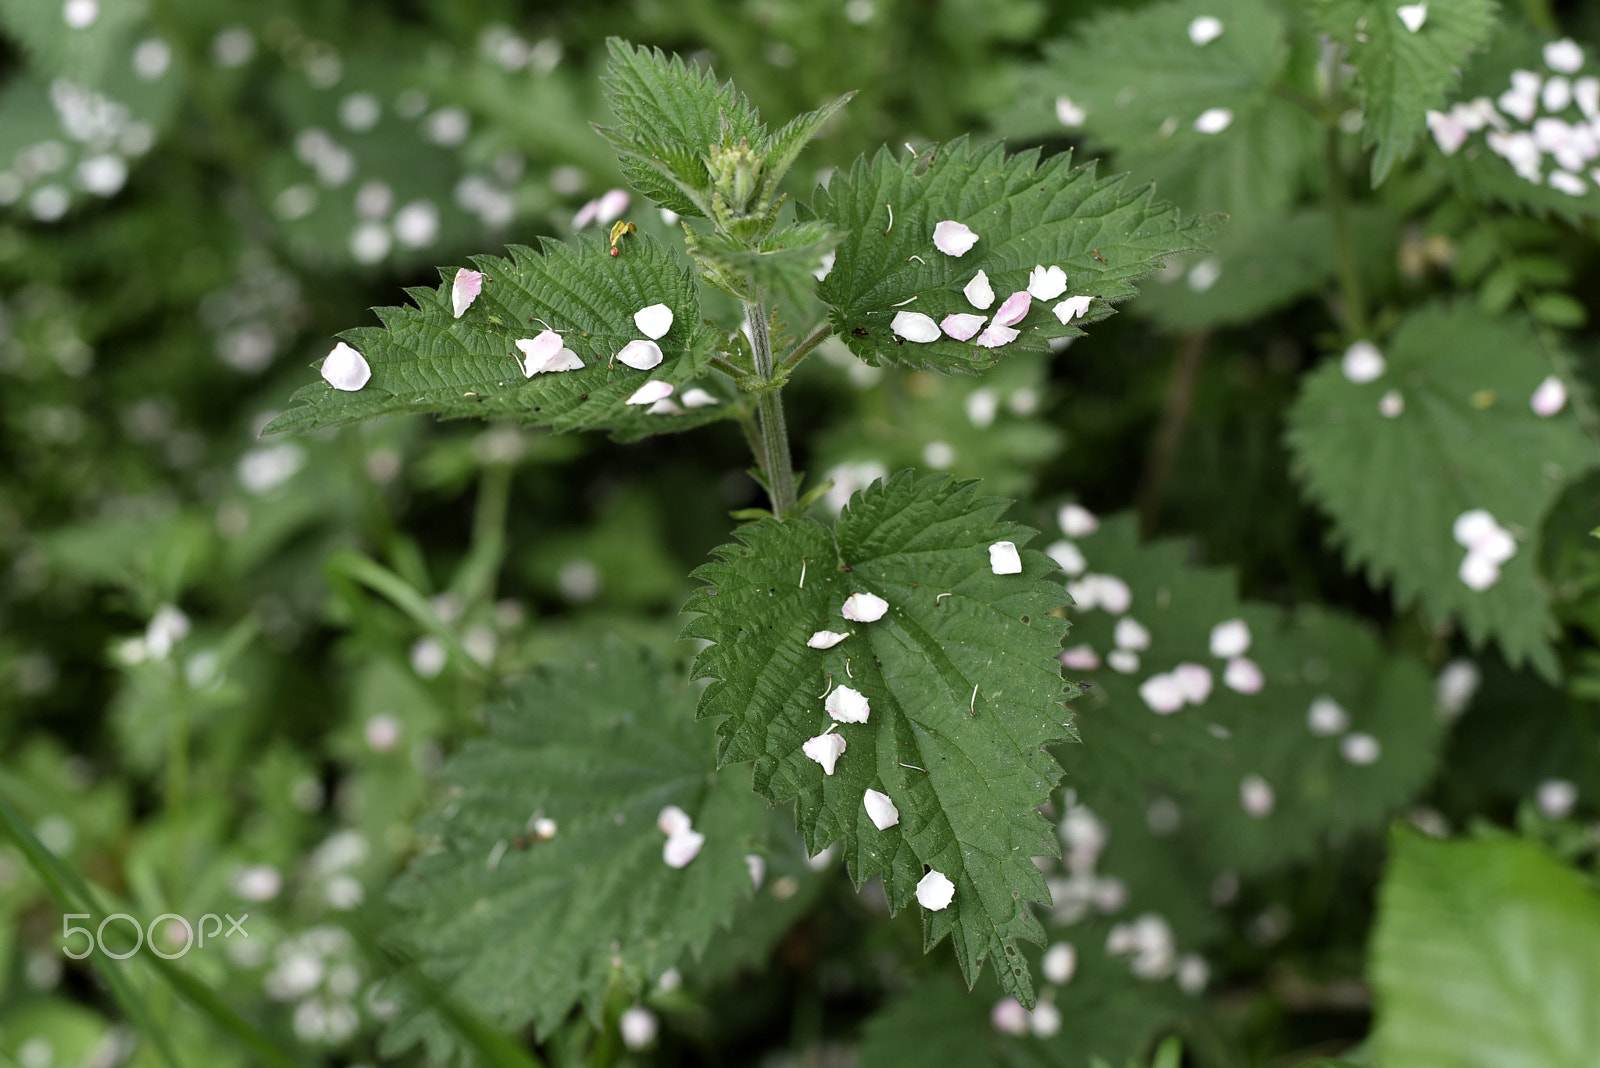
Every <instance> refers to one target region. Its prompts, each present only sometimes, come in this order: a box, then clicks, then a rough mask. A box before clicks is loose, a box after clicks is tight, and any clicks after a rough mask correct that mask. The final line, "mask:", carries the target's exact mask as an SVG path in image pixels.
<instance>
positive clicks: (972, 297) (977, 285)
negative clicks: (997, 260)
mask: <svg viewBox="0 0 1600 1068" xmlns="http://www.w3.org/2000/svg"><path fill="white" fill-rule="evenodd" d="M961 292H962V293H964V294H966V297H967V301H968V302H969V303H970V304H971V305H972V306H973V307H974V308H978V309H979V310H982V311H987V310H988V309H989V306H990V305H992V304H993V303H994V287H993V286H991V285H990V284H989V276H988V274H986V273H985V272H983V271H979V272H978V273H977V274H975V275H973V276H972V281H970V282H968V283H967V284H966V286H965V287H963V288H962V290H961Z"/></svg>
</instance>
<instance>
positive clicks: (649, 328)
mask: <svg viewBox="0 0 1600 1068" xmlns="http://www.w3.org/2000/svg"><path fill="white" fill-rule="evenodd" d="M633 325H635V326H637V327H638V328H639V333H641V334H643V335H644V336H645V337H648V338H652V339H654V338H659V337H664V336H665V335H666V332H667V331H668V330H671V329H672V309H671V308H669V307H667V306H666V305H665V304H652V305H650V307H648V308H640V309H639V310H638V311H636V312H634V313H633Z"/></svg>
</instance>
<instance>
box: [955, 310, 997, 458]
mask: <svg viewBox="0 0 1600 1068" xmlns="http://www.w3.org/2000/svg"><path fill="white" fill-rule="evenodd" d="M954 318H956V316H953V315H951V316H946V317H945V323H949V322H950V320H951V319H954ZM970 318H973V319H981V318H982V316H978V315H974V316H970ZM949 332H950V331H949V327H948V326H946V327H945V333H949ZM951 336H952V337H954V336H955V335H953V334H952V335H951ZM958 340H962V341H965V340H966V339H965V338H960V339H958ZM962 406H963V407H964V408H965V409H966V412H967V420H968V421H969V422H971V423H972V425H973V426H975V427H977V428H978V429H979V430H988V429H989V427H990V426H992V425H993V424H994V417H995V416H996V415H998V414H999V412H1000V398H999V396H998V395H997V394H996V393H995V391H994V390H992V389H989V388H987V387H985V388H982V389H975V390H973V391H972V392H971V393H968V394H967V399H966V401H965V402H964V404H963V405H962Z"/></svg>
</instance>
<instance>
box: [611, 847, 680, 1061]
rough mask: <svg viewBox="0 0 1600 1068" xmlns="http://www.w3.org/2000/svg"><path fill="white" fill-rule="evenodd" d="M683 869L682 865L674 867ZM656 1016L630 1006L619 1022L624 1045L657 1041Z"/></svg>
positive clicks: (633, 1046) (638, 1046) (641, 1046)
mask: <svg viewBox="0 0 1600 1068" xmlns="http://www.w3.org/2000/svg"><path fill="white" fill-rule="evenodd" d="M674 866H675V867H682V865H681V864H680V865H674ZM656 1029H657V1023H656V1014H655V1013H653V1012H651V1011H650V1010H649V1009H647V1008H645V1007H644V1006H643V1005H633V1006H630V1007H629V1008H628V1009H627V1010H626V1011H625V1012H623V1014H622V1016H621V1017H619V1018H618V1020H617V1030H618V1031H619V1032H621V1034H622V1044H623V1045H624V1046H627V1047H628V1048H629V1049H631V1050H641V1049H644V1048H645V1047H646V1046H648V1045H649V1044H650V1043H652V1042H654V1041H655V1040H656Z"/></svg>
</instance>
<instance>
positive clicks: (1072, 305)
mask: <svg viewBox="0 0 1600 1068" xmlns="http://www.w3.org/2000/svg"><path fill="white" fill-rule="evenodd" d="M1093 300H1094V298H1093V297H1068V298H1067V299H1066V300H1064V301H1062V302H1061V303H1060V304H1057V305H1056V306H1055V307H1054V308H1052V309H1051V310H1052V311H1054V312H1055V313H1056V318H1057V319H1060V320H1061V323H1062V325H1063V326H1065V325H1066V324H1067V323H1070V322H1072V320H1074V319H1076V318H1078V316H1080V315H1082V314H1084V313H1085V312H1087V311H1088V310H1089V303H1090V302H1091V301H1093Z"/></svg>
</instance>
